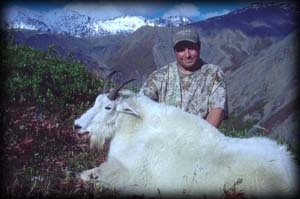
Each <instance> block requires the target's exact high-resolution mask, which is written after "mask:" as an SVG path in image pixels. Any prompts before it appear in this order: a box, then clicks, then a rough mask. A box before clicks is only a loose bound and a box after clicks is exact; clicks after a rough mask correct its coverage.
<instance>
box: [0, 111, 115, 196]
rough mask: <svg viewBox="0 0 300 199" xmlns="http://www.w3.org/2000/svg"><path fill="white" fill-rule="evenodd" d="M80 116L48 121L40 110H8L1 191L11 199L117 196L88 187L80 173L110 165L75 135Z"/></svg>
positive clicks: (94, 187) (4, 137)
mask: <svg viewBox="0 0 300 199" xmlns="http://www.w3.org/2000/svg"><path fill="white" fill-rule="evenodd" d="M75 117H76V116H75V115H71V116H70V117H68V118H66V119H65V120H62V119H61V118H60V115H59V114H57V115H55V116H54V115H45V114H44V113H41V112H39V110H38V109H37V108H36V107H7V108H5V109H4V114H3V118H2V121H3V122H5V124H6V125H5V132H4V134H3V144H2V147H1V150H2V152H3V156H2V157H1V164H2V165H1V168H2V174H3V178H2V183H1V185H2V187H1V192H2V194H3V195H5V196H7V197H13V198H14V197H24V196H25V197H33V196H39V197H48V196H53V195H55V196H77V195H80V196H89V195H95V194H99V195H107V194H109V195H110V196H116V195H117V194H116V193H114V192H113V191H112V190H107V189H104V188H102V187H100V188H99V187H97V186H95V185H92V184H87V183H83V182H82V181H81V180H79V179H78V178H76V174H78V173H79V172H81V171H83V170H86V169H90V168H93V167H96V166H98V165H99V164H101V163H102V162H104V161H105V158H106V153H107V147H106V150H105V151H103V152H101V153H100V152H99V153H94V152H92V151H90V150H89V145H88V142H87V141H86V140H82V139H81V138H80V137H78V135H77V134H76V133H75V132H73V129H72V123H73V121H74V119H75Z"/></svg>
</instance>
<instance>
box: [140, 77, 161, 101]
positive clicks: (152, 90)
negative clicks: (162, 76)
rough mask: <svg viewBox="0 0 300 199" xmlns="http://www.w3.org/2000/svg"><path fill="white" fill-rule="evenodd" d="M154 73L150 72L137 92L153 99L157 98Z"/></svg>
mask: <svg viewBox="0 0 300 199" xmlns="http://www.w3.org/2000/svg"><path fill="white" fill-rule="evenodd" d="M155 74H156V73H152V74H150V75H149V77H148V78H147V80H146V81H145V83H144V84H143V86H142V87H141V89H140V92H139V93H142V94H144V95H146V96H148V97H149V98H151V99H152V100H154V101H157V102H158V100H159V97H158V88H157V86H156V82H155V80H156V79H157V78H156V77H155Z"/></svg>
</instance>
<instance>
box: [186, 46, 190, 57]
mask: <svg viewBox="0 0 300 199" xmlns="http://www.w3.org/2000/svg"><path fill="white" fill-rule="evenodd" d="M190 55H191V53H190V51H189V49H188V48H185V49H184V56H185V57H189V56H190Z"/></svg>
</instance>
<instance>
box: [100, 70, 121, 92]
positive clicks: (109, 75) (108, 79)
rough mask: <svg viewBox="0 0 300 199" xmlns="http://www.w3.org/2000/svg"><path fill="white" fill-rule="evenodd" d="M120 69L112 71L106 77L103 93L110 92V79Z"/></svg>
mask: <svg viewBox="0 0 300 199" xmlns="http://www.w3.org/2000/svg"><path fill="white" fill-rule="evenodd" d="M116 72H118V71H115V70H114V71H112V72H110V73H109V74H108V75H107V76H106V78H105V79H104V85H103V93H108V92H109V83H110V80H111V78H112V76H113V75H114V74H115V73H116Z"/></svg>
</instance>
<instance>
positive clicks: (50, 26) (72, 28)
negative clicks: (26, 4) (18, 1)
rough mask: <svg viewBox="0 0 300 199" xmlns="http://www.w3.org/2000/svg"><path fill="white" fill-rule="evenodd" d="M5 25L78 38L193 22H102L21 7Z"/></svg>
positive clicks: (140, 19) (133, 18)
mask: <svg viewBox="0 0 300 199" xmlns="http://www.w3.org/2000/svg"><path fill="white" fill-rule="evenodd" d="M4 21H5V23H6V26H8V28H10V29H27V30H37V31H44V32H50V33H58V34H64V35H70V36H75V37H95V36H100V37H101V36H106V35H116V34H130V33H132V32H134V31H135V30H137V29H138V28H140V27H142V26H155V27H178V26H182V25H186V24H189V23H191V22H192V21H191V19H189V18H187V17H182V16H170V17H167V18H156V19H146V18H144V17H142V16H128V15H127V16H120V17H115V18H113V19H108V20H99V19H95V18H91V17H89V16H87V15H82V14H79V13H78V12H76V11H73V10H70V9H60V10H58V9H55V10H52V11H49V12H45V13H42V12H37V11H31V10H29V9H25V8H21V7H13V8H10V9H7V10H6V12H5V15H4Z"/></svg>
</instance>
